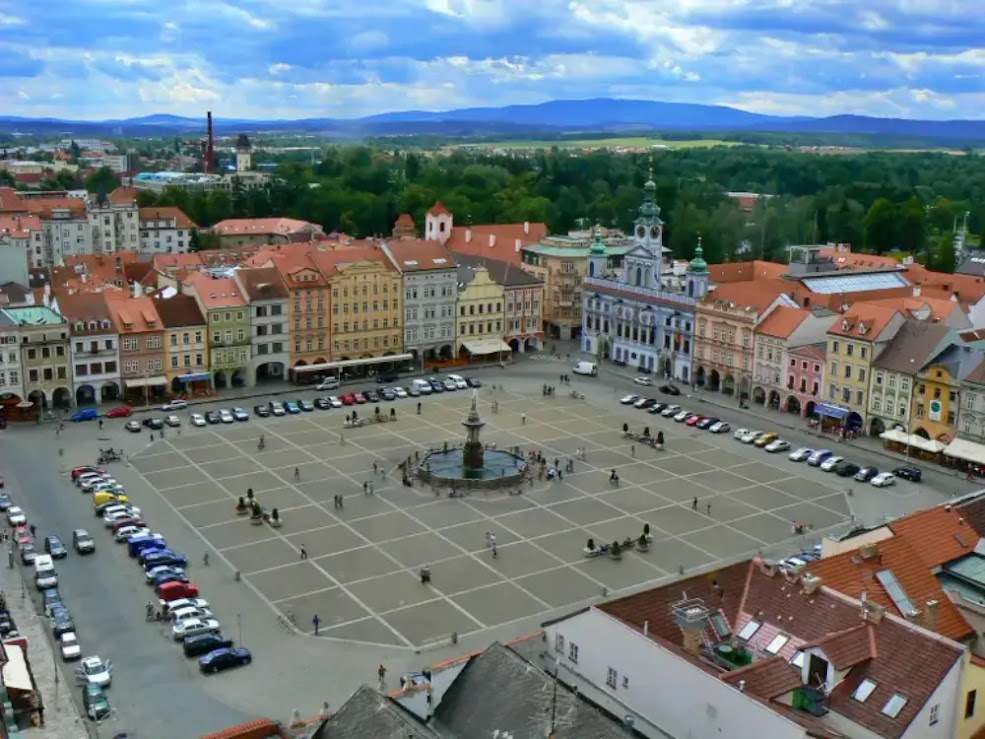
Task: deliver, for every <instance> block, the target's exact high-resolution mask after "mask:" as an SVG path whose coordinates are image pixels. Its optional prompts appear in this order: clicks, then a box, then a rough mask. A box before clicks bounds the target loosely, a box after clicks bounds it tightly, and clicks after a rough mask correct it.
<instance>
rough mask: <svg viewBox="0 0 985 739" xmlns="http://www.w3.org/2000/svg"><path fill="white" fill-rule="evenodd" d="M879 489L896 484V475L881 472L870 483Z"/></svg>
mask: <svg viewBox="0 0 985 739" xmlns="http://www.w3.org/2000/svg"><path fill="white" fill-rule="evenodd" d="M869 482H870V483H871V484H872V485H874V486H876V487H877V488H885V487H889V486H890V485H895V484H896V475H895V474H893V473H892V472H880V473H879V474H878V475H876V476H875V477H873V478H872V479H871V480H870V481H869Z"/></svg>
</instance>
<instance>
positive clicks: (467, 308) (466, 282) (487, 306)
mask: <svg viewBox="0 0 985 739" xmlns="http://www.w3.org/2000/svg"><path fill="white" fill-rule="evenodd" d="M458 286H459V287H458V335H457V336H456V338H455V342H456V343H455V349H456V354H459V355H465V356H468V357H471V358H477V357H481V356H487V355H500V356H502V355H503V354H505V353H507V352H509V351H510V347H509V345H508V344H505V343H504V342H503V303H504V298H505V295H504V290H503V286H502V285H500V284H499V283H498V282H496V280H494V279H493V278H492V277H491V276H490V274H489V269H488V268H487V267H484V266H476V267H471V266H469V265H468V264H460V265H459V266H458Z"/></svg>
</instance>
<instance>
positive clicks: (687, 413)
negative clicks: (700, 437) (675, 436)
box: [674, 411, 691, 423]
mask: <svg viewBox="0 0 985 739" xmlns="http://www.w3.org/2000/svg"><path fill="white" fill-rule="evenodd" d="M690 415H691V411H681V412H680V413H675V414H674V420H675V421H677V423H681V422H682V421H684V420H685V419H686V418H687V417H688V416H690Z"/></svg>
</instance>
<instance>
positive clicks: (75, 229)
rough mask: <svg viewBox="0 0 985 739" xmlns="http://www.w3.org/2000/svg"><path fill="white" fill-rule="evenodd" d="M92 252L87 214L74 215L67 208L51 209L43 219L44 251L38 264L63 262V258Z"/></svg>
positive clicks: (52, 264) (53, 264)
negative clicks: (49, 216) (49, 214)
mask: <svg viewBox="0 0 985 739" xmlns="http://www.w3.org/2000/svg"><path fill="white" fill-rule="evenodd" d="M91 253H92V229H91V227H90V225H89V217H88V215H83V216H81V217H79V216H76V215H75V214H74V213H72V211H70V210H68V209H67V208H56V209H53V210H52V211H51V218H50V219H45V220H44V253H43V260H42V261H41V263H40V265H39V266H46V267H50V266H57V265H59V264H64V262H65V258H66V257H70V256H77V255H80V254H91Z"/></svg>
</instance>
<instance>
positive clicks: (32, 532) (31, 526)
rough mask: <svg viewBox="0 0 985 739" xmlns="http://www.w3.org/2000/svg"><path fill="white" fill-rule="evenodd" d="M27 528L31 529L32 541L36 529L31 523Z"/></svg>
mask: <svg viewBox="0 0 985 739" xmlns="http://www.w3.org/2000/svg"><path fill="white" fill-rule="evenodd" d="M29 528H30V529H31V538H32V539H33V538H34V536H35V534H36V533H37V530H38V529H37V527H36V526H35V525H34V524H33V523H32V524H31V525H30V527H29Z"/></svg>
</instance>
